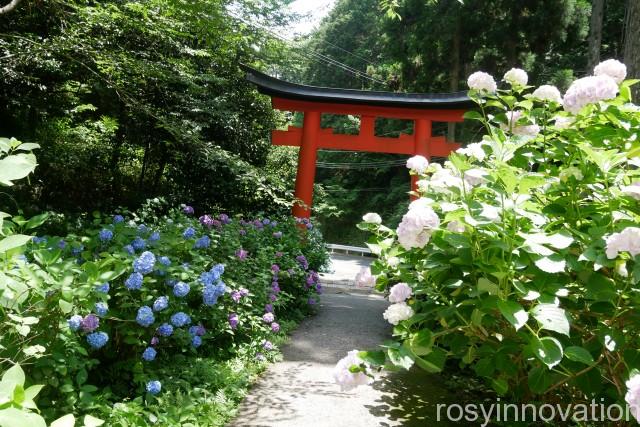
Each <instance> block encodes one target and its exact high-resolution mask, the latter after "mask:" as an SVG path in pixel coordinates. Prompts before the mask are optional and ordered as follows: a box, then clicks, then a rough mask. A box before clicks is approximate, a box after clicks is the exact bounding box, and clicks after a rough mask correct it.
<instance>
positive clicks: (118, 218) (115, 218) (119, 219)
mask: <svg viewBox="0 0 640 427" xmlns="http://www.w3.org/2000/svg"><path fill="white" fill-rule="evenodd" d="M121 222H124V217H123V216H122V215H114V216H113V223H114V224H120V223H121Z"/></svg>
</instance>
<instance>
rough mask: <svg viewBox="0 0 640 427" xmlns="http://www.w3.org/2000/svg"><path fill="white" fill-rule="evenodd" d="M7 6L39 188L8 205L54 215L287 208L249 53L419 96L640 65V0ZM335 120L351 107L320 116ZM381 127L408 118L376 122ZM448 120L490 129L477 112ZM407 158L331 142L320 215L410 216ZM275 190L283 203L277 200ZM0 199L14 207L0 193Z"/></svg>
mask: <svg viewBox="0 0 640 427" xmlns="http://www.w3.org/2000/svg"><path fill="white" fill-rule="evenodd" d="M17 3H18V4H17V7H16V8H15V9H14V10H12V11H9V12H7V13H3V14H0V65H1V70H2V80H1V81H0V99H1V102H0V117H1V119H0V135H2V136H13V137H16V138H18V139H21V140H23V141H28V142H37V143H39V144H40V145H41V146H42V148H41V149H40V150H39V152H38V161H39V163H40V166H39V167H38V169H37V171H36V174H35V176H34V179H33V180H32V182H31V183H30V185H28V186H27V185H22V186H19V187H16V188H15V189H13V190H12V192H11V194H4V195H0V205H8V206H11V207H15V205H16V204H17V205H19V206H21V207H22V208H25V209H27V210H28V209H33V210H36V209H50V210H56V211H60V212H82V211H90V210H93V209H103V210H109V209H114V208H116V207H118V206H125V207H129V208H135V207H137V206H139V205H140V204H142V203H143V202H144V201H145V200H146V199H149V198H153V197H159V196H160V197H164V198H165V199H166V200H167V201H168V202H171V203H175V202H185V203H191V204H193V205H195V206H196V207H199V208H206V209H209V210H212V211H221V210H225V211H227V212H231V213H234V212H245V213H246V212H257V211H264V212H267V213H270V212H275V211H279V212H286V211H287V210H288V207H289V205H290V203H291V201H292V197H293V196H292V189H293V180H294V178H295V167H296V156H297V152H296V149H293V148H283V147H271V146H270V143H269V132H270V130H271V129H273V128H275V127H282V126H285V125H286V124H287V122H290V121H293V122H296V121H299V120H300V117H299V116H297V115H293V116H291V115H288V114H284V113H279V112H274V111H272V110H271V108H270V104H269V100H268V98H266V97H263V96H261V95H259V94H257V92H256V91H255V89H254V88H253V87H252V86H251V85H249V84H248V83H246V82H245V81H244V76H243V73H242V71H241V70H240V68H239V64H240V63H246V64H250V65H252V66H254V67H256V68H259V69H262V70H264V71H266V72H269V73H270V74H272V75H276V76H278V77H279V78H283V79H287V80H290V81H294V82H299V83H304V84H312V85H318V86H332V87H343V88H357V89H376V90H390V91H409V92H449V91H458V90H465V88H466V86H465V80H466V77H467V75H468V74H470V73H471V72H472V71H475V70H479V69H481V70H483V71H487V72H490V73H493V74H494V75H495V76H496V77H499V76H501V75H502V74H503V73H504V71H506V70H508V69H509V68H511V67H513V66H518V67H521V68H524V69H526V70H527V71H528V72H529V74H530V76H531V80H532V81H531V83H532V84H542V83H552V84H555V85H557V86H558V87H560V89H561V90H562V89H565V88H566V87H567V86H568V84H569V83H570V82H571V81H572V80H573V79H574V78H576V77H581V76H583V75H586V74H587V73H589V71H590V69H591V68H592V67H593V66H594V64H597V62H599V60H600V59H607V58H618V59H623V60H625V62H626V63H627V65H628V67H629V71H630V74H631V75H635V76H638V75H639V74H640V73H639V72H640V65H639V61H638V51H640V48H638V43H640V42H639V40H640V30H639V29H638V26H639V25H640V24H639V22H640V11H639V10H640V0H609V1H607V2H604V0H593V1H587V0H558V1H553V2H549V1H542V0H522V1H515V2H514V1H507V0H489V1H487V0H484V1H482V0H464V2H461V1H459V0H438V1H434V0H429V1H427V0H338V1H337V3H336V5H335V7H334V9H333V10H332V11H331V13H330V14H329V15H328V16H327V17H326V18H325V19H324V20H323V21H322V23H321V24H320V25H319V27H318V28H317V29H316V30H315V31H314V32H312V33H311V34H310V35H308V36H305V37H302V38H298V39H296V40H292V41H289V40H287V39H285V38H283V37H282V35H281V34H282V31H281V30H282V29H285V28H287V26H288V25H289V24H290V23H291V22H292V21H293V20H295V19H298V18H299V17H296V16H294V15H291V14H288V13H285V12H284V11H285V10H286V6H287V4H289V3H291V0H236V1H228V0H197V1H182V0H145V1H142V0H138V1H136V0H128V1H127V0H119V1H89V0H48V1H44V0H23V1H21V2H17ZM323 125H324V126H331V127H334V128H335V129H336V131H338V132H346V133H349V132H353V131H354V130H355V129H357V126H358V118H357V117H331V116H329V117H324V118H323ZM376 131H377V133H378V134H379V135H385V136H390V137H393V136H397V135H399V134H400V133H401V132H408V133H410V132H411V131H412V129H411V124H410V123H407V122H403V121H390V120H386V121H385V120H380V121H379V122H378V123H377V129H376ZM436 131H437V132H441V133H443V134H447V135H448V136H449V138H451V139H456V140H457V141H460V142H469V141H473V140H474V138H478V134H477V132H476V130H475V129H473V128H470V127H469V126H467V125H462V126H460V125H459V126H456V127H455V128H454V127H445V128H441V129H437V130H436ZM403 160H404V159H403V158H402V157H401V156H393V155H380V154H367V153H352V152H321V153H320V155H319V164H318V170H317V177H318V179H317V183H318V185H317V188H316V200H315V206H314V207H315V213H316V217H317V219H318V220H319V223H320V225H321V227H322V229H323V231H324V233H325V234H326V237H327V240H328V241H331V242H342V243H357V244H361V241H362V236H361V235H360V234H359V232H358V231H357V230H356V229H355V223H356V222H358V220H359V218H360V217H361V216H362V214H364V213H366V212H368V211H376V212H379V213H380V214H381V215H382V216H383V218H384V219H385V221H386V222H390V223H391V224H393V223H394V222H395V221H398V220H399V218H400V215H401V213H402V212H403V211H404V209H405V207H406V203H407V202H408V197H407V194H406V193H407V191H408V189H409V184H408V183H409V175H408V173H407V171H406V169H405V168H404V166H403V165H402V161H403ZM274 201H275V203H274ZM0 207H2V206H0Z"/></svg>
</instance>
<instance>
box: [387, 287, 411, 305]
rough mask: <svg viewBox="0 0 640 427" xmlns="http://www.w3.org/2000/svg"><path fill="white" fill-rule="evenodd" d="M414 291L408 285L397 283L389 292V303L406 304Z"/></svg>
mask: <svg viewBox="0 0 640 427" xmlns="http://www.w3.org/2000/svg"><path fill="white" fill-rule="evenodd" d="M411 295H413V291H412V290H411V287H409V285H408V284H406V283H396V284H395V285H393V286H392V287H391V289H390V290H389V302H405V301H406V300H407V299H408V298H409V297H410V296H411Z"/></svg>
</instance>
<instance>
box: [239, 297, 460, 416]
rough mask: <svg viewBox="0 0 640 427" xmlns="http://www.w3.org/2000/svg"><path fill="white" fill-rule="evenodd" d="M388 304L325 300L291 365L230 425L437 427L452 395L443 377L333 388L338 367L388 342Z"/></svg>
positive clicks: (298, 339) (280, 366) (402, 376)
mask: <svg viewBox="0 0 640 427" xmlns="http://www.w3.org/2000/svg"><path fill="white" fill-rule="evenodd" d="M387 304H388V303H387V302H385V300H384V299H383V298H382V297H380V296H376V295H362V294H348V293H343V294H336V293H329V294H327V295H324V296H323V298H322V302H321V305H320V311H319V313H318V315H317V316H314V317H312V318H309V319H307V320H305V321H304V322H303V323H302V324H301V326H300V328H298V330H297V331H296V332H295V333H294V334H293V336H292V339H291V341H290V343H289V344H288V345H287V346H285V348H284V349H283V353H284V360H283V361H282V362H280V363H277V364H275V365H272V366H271V367H270V368H269V369H268V370H267V371H266V372H265V373H264V375H263V377H262V379H261V380H260V381H259V382H258V383H257V384H256V385H255V387H254V388H253V389H252V391H251V392H250V394H249V396H248V397H247V398H246V399H245V401H244V402H243V404H242V405H241V407H240V410H239V416H238V418H237V419H236V420H235V421H234V422H233V423H231V424H230V426H233V427H258V426H260V427H289V426H290V427H302V426H331V427H341V426H350V427H352V426H355V427H358V426H362V427H371V426H401V425H402V426H423V425H426V424H425V423H426V422H428V421H430V420H435V408H436V406H435V404H436V403H438V402H443V401H445V400H447V397H448V396H447V395H446V392H445V391H443V389H442V388H441V385H440V384H439V383H438V379H437V377H431V376H428V375H426V374H424V373H423V372H421V371H413V370H412V371H411V372H398V373H394V374H390V375H388V376H385V377H384V378H382V379H380V380H378V381H376V383H374V384H373V387H360V388H358V389H356V390H354V391H350V392H341V391H340V388H339V387H338V386H337V385H336V384H334V383H333V379H332V376H331V373H332V370H333V367H334V365H335V363H336V361H337V360H339V359H340V358H341V357H343V356H344V355H345V354H346V353H347V351H349V350H353V349H367V348H373V347H375V346H376V345H378V344H379V343H381V342H382V341H383V340H385V339H386V338H388V336H389V334H390V327H389V325H388V324H387V323H386V322H385V321H384V319H383V318H382V312H383V311H384V309H385V308H386V306H387ZM449 399H451V398H450V397H449ZM437 425H446V424H444V423H438V424H437Z"/></svg>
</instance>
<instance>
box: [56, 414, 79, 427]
mask: <svg viewBox="0 0 640 427" xmlns="http://www.w3.org/2000/svg"><path fill="white" fill-rule="evenodd" d="M75 424H76V417H74V416H73V414H67V415H65V416H63V417H60V418H58V419H57V420H55V421H54V422H52V423H51V427H73V426H74V425H75Z"/></svg>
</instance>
